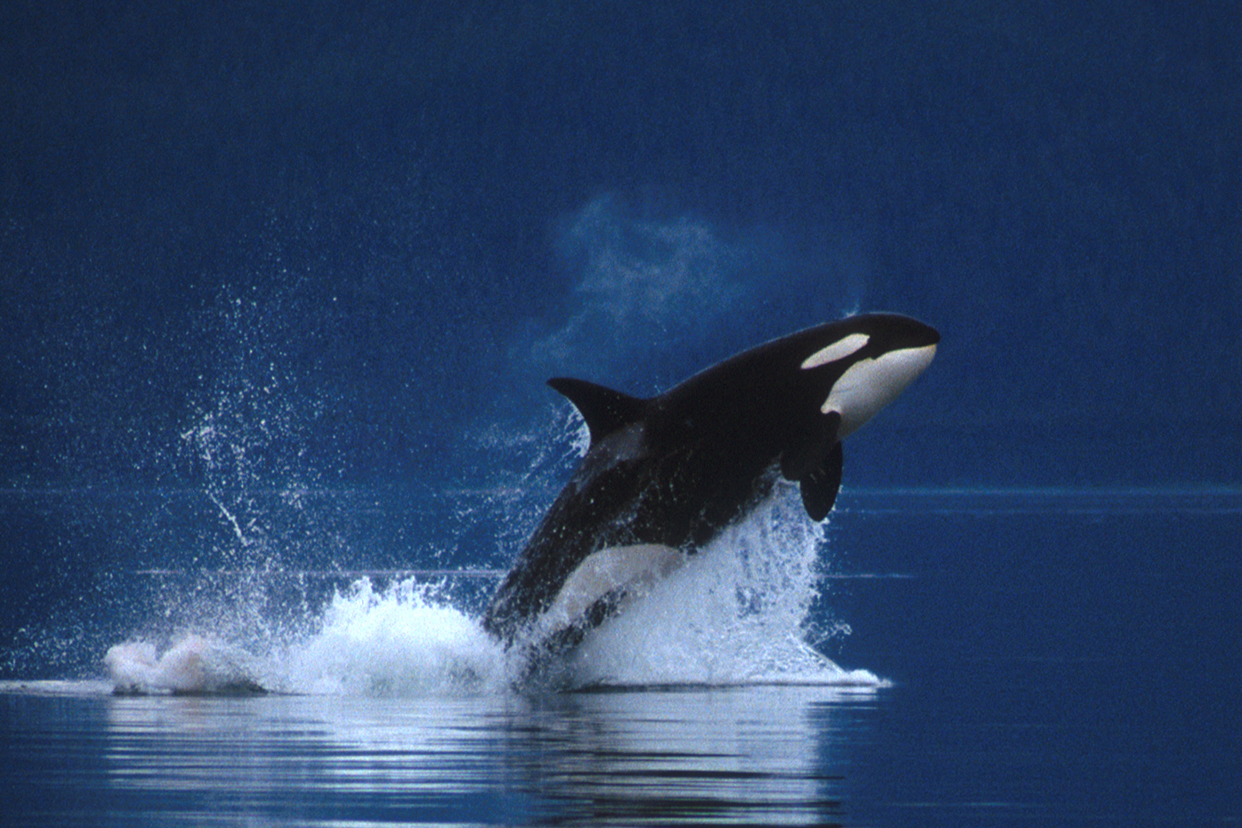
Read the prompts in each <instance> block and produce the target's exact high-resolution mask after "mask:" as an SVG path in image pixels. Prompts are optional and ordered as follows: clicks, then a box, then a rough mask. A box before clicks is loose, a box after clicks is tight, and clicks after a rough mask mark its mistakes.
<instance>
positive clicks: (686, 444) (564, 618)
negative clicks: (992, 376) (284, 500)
mask: <svg viewBox="0 0 1242 828" xmlns="http://www.w3.org/2000/svg"><path fill="white" fill-rule="evenodd" d="M939 341H940V334H939V333H938V332H937V331H936V330H935V329H933V328H931V327H929V326H927V325H925V324H923V323H922V322H919V321H917V320H914V319H911V318H909V317H906V316H900V315H897V314H885V313H872V314H861V315H856V316H850V317H846V318H845V319H842V320H839V321H836V322H831V323H827V324H823V325H819V326H816V327H813V328H808V329H806V330H803V331H800V332H798V333H794V334H791V335H789V336H785V337H782V338H780V339H776V340H773V341H771V342H768V343H767V344H764V345H760V346H758V347H756V348H752V349H750V350H748V351H744V352H742V353H740V354H737V355H736V356H733V357H731V358H729V359H726V360H725V361H724V362H721V363H718V364H716V365H714V366H712V367H710V368H707V369H706V370H704V371H701V372H700V373H698V374H696V375H694V376H692V377H691V378H690V379H688V380H685V381H684V382H682V383H681V384H680V385H677V386H675V387H673V388H672V389H670V390H668V391H666V392H664V393H663V394H660V395H658V396H655V397H651V398H649V399H641V398H638V397H633V396H629V395H627V394H624V393H622V392H620V391H614V390H612V389H609V388H605V387H603V386H601V385H595V384H593V383H590V382H587V381H585V380H580V379H568V378H557V379H552V380H549V381H548V384H549V385H550V386H551V387H552V388H554V389H555V390H557V391H559V392H560V393H561V394H563V395H564V396H565V397H567V398H568V399H569V400H570V402H572V403H573V404H574V406H575V407H576V408H577V409H578V411H579V413H580V414H581V415H582V417H583V418H584V419H585V420H586V425H587V428H588V430H589V432H590V447H589V449H588V450H587V452H586V454H585V456H584V457H583V458H582V461H581V463H580V464H579V466H578V468H577V470H576V471H575V472H574V474H573V476H572V478H571V479H570V481H569V483H568V484H567V485H566V486H565V488H564V490H563V491H562V492H561V493H560V495H559V496H558V497H557V498H556V500H555V502H553V504H552V506H551V507H550V508H549V509H548V512H547V514H546V515H545V516H544V518H543V520H542V522H541V523H540V524H539V526H538V528H537V529H536V530H535V532H534V534H533V535H532V536H531V538H530V540H529V541H528V542H527V544H526V546H525V548H524V549H523V550H522V552H521V553H520V555H519V556H518V559H517V562H516V564H515V566H514V567H513V569H512V570H511V571H510V572H509V573H508V575H507V576H506V577H505V579H504V580H503V582H502V583H501V585H500V587H499V588H498V590H497V591H496V593H495V595H494V596H493V598H492V600H491V602H490V604H489V605H488V607H487V609H486V610H485V612H484V615H483V619H482V624H483V627H484V629H485V630H487V632H488V633H490V634H491V635H492V636H494V637H495V638H496V639H498V640H499V641H500V642H501V643H503V644H504V645H505V646H506V647H507V648H513V647H514V646H515V645H518V646H519V647H521V648H523V649H524V650H525V652H526V654H527V656H528V660H529V661H535V660H538V661H540V662H542V661H543V660H545V659H546V657H547V656H548V655H550V654H555V653H559V652H564V651H566V650H568V649H570V648H572V647H573V646H575V645H576V644H578V643H579V642H580V641H581V640H582V638H583V637H584V636H585V635H586V633H587V632H589V631H590V630H591V629H592V628H594V627H596V626H598V625H599V624H601V623H603V621H605V620H606V619H607V618H609V617H611V616H612V615H614V614H615V613H617V612H619V611H621V610H622V609H623V607H624V606H625V605H626V603H627V602H628V601H629V600H633V599H634V598H635V597H636V596H638V595H641V594H642V593H643V592H644V591H645V590H646V589H647V588H649V587H650V586H651V584H652V583H653V582H654V581H656V580H657V579H659V578H662V577H664V576H666V575H668V574H669V573H670V572H671V571H673V570H674V569H676V568H677V567H678V566H679V565H680V564H681V563H682V562H684V560H685V559H686V557H687V556H688V555H692V554H694V553H695V552H696V551H697V550H699V549H701V548H702V547H703V546H704V545H706V544H707V543H709V542H710V541H711V540H712V539H713V538H714V537H716V535H718V534H719V533H720V532H721V530H723V529H724V528H726V527H728V526H730V525H732V524H735V523H737V522H739V521H741V520H742V519H744V518H745V517H746V515H747V514H748V513H749V512H750V511H751V510H752V509H753V508H754V507H755V506H757V505H759V504H760V503H761V502H762V501H763V500H764V499H765V498H766V497H768V496H769V495H770V494H771V492H772V489H773V487H774V486H775V485H776V482H777V478H778V477H783V478H785V479H786V480H790V481H795V482H797V484H798V486H799V487H800V489H801V495H802V503H803V505H804V507H805V509H806V513H807V515H808V516H809V517H810V519H811V520H814V521H821V520H823V519H824V518H826V517H827V515H828V513H829V512H830V511H831V510H832V507H833V504H834V502H835V501H836V496H837V491H838V489H839V488H840V485H841V464H842V451H841V441H842V439H843V438H845V437H848V436H849V435H850V434H853V433H854V432H855V431H857V430H858V428H859V427H860V426H862V425H863V424H864V423H866V422H867V421H868V420H870V419H871V418H872V417H873V416H874V415H875V414H876V412H878V411H879V410H880V409H881V408H883V407H884V406H886V405H888V404H889V403H890V402H892V401H893V400H894V399H896V398H897V396H898V395H900V394H901V392H902V391H904V390H905V389H906V387H907V386H908V385H909V384H910V383H911V382H913V381H914V379H915V378H916V377H918V376H919V374H921V373H922V372H923V371H924V370H925V369H926V368H927V366H928V365H929V364H930V362H931V360H932V357H933V356H934V355H935V353H936V345H937V343H939Z"/></svg>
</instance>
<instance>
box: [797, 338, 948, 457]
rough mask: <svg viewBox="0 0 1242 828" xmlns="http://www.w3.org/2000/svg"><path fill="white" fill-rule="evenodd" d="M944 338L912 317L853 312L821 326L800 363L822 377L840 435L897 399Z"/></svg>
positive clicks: (826, 408) (825, 408)
mask: <svg viewBox="0 0 1242 828" xmlns="http://www.w3.org/2000/svg"><path fill="white" fill-rule="evenodd" d="M939 342H940V334H939V333H938V332H937V331H936V329H935V328H932V327H930V326H928V325H925V324H923V323H922V322H919V321H918V320H916V319H911V318H910V317H908V316H900V315H898V314H889V313H872V314H863V315H860V316H852V317H849V318H847V319H843V320H841V321H840V322H835V323H833V324H831V325H826V326H824V327H823V328H821V329H818V334H817V335H816V336H814V337H812V338H810V339H809V340H808V342H807V348H806V350H807V353H806V356H805V357H804V358H803V360H802V362H801V365H800V368H801V370H802V371H806V372H808V373H809V374H813V375H815V376H816V377H817V378H820V379H822V381H823V383H824V385H823V394H824V396H823V403H822V405H821V406H820V411H821V412H822V413H823V414H831V413H833V412H835V413H836V414H838V415H839V416H840V418H841V424H840V426H839V427H838V429H837V437H838V439H840V438H842V437H846V436H848V435H850V434H852V433H853V432H855V431H857V430H858V429H859V428H860V427H861V426H862V425H863V424H864V423H866V422H867V421H868V420H870V419H871V418H872V417H874V416H875V414H876V412H878V411H879V410H880V409H881V408H884V407H885V406H886V405H888V404H889V403H891V402H892V401H893V400H895V399H897V397H898V396H900V395H901V392H902V391H904V390H906V388H907V386H909V385H910V383H912V382H914V380H915V379H916V378H917V377H918V375H919V374H921V373H923V371H924V370H926V369H927V366H928V365H930V364H931V361H932V358H933V357H934V356H935V355H936V345H937V343H939Z"/></svg>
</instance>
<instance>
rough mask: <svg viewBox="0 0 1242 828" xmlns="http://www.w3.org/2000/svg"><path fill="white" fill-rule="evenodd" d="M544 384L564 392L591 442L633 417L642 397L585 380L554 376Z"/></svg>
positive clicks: (637, 411) (606, 434)
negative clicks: (585, 427)
mask: <svg viewBox="0 0 1242 828" xmlns="http://www.w3.org/2000/svg"><path fill="white" fill-rule="evenodd" d="M548 385H550V386H552V387H553V388H555V389H556V390H557V391H559V392H561V393H562V394H564V395H565V396H566V397H567V398H568V399H569V401H570V402H571V403H573V404H574V408H577V409H578V413H579V414H581V415H582V419H584V420H586V424H587V428H589V429H590V430H591V445H595V444H596V443H598V442H599V441H600V440H602V439H604V438H605V437H607V436H608V435H609V434H611V433H612V432H614V431H616V430H617V429H618V428H621V427H622V426H626V425H629V424H630V423H632V422H634V421H635V420H637V419H638V418H639V417H640V416H641V415H642V411H643V407H644V406H645V405H646V404H647V401H646V400H641V399H639V398H638V397H631V396H630V395H629V394H622V393H621V392H620V391H613V390H612V389H611V388H605V387H604V386H602V385H596V384H595V383H593V382H587V381H586V380H580V379H570V378H569V377H556V378H554V379H550V380H548Z"/></svg>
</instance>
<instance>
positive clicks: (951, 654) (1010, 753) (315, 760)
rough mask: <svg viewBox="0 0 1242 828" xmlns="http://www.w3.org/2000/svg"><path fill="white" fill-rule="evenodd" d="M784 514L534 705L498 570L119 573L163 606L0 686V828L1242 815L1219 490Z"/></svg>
mask: <svg viewBox="0 0 1242 828" xmlns="http://www.w3.org/2000/svg"><path fill="white" fill-rule="evenodd" d="M61 503H62V505H63V503H64V501H61ZM6 504H7V505H6V509H7V510H8V516H9V517H10V518H12V517H13V515H14V513H15V511H16V510H17V508H18V506H17V504H15V503H14V501H13V499H12V498H10V499H9V500H8V501H6ZM131 505H132V504H131ZM44 506H45V508H46V504H44ZM30 507H31V500H30V498H29V497H28V498H27V500H26V501H25V506H24V508H27V509H28V510H29V508H30ZM130 513H132V512H127V514H130ZM95 514H96V518H97V519H102V517H103V516H102V515H101V514H100V513H99V512H98V511H97V512H96V513H95ZM123 517H124V516H123V515H121V516H117V515H114V516H113V517H112V520H113V521H116V520H122V519H123ZM796 517H797V514H796V510H793V509H791V508H790V505H789V502H788V501H787V499H782V498H781V497H778V498H777V499H776V500H775V502H774V503H773V504H771V505H770V506H769V508H768V509H766V510H764V511H763V512H762V513H761V514H759V515H757V516H756V517H755V518H753V519H752V520H750V521H748V523H747V524H746V525H744V526H743V527H742V528H740V529H738V530H736V531H734V532H733V533H731V534H730V535H729V536H728V537H726V538H724V539H722V541H721V542H720V543H718V544H716V545H714V546H713V548H711V549H709V550H707V552H705V553H704V555H703V556H702V564H701V565H699V566H689V567H686V568H685V569H684V570H682V571H681V572H679V573H678V574H677V576H675V577H674V578H673V579H671V581H670V582H668V583H665V584H662V585H660V587H658V588H657V589H656V590H654V591H653V592H652V593H651V594H649V595H648V596H646V597H645V598H644V599H643V601H642V602H640V603H639V604H637V605H635V606H634V607H633V608H632V609H633V613H632V617H622V618H620V619H617V621H618V623H615V624H612V625H610V626H609V627H606V628H603V629H601V630H600V632H599V634H598V635H596V636H594V637H593V638H592V639H591V640H589V641H588V642H587V645H586V646H585V647H584V649H583V650H582V651H581V652H580V653H579V654H577V656H576V657H575V659H576V661H575V664H574V665H573V669H574V671H575V672H574V673H573V675H575V676H576V677H577V679H578V681H577V683H576V684H575V685H572V686H568V687H563V688H562V689H560V690H559V691H557V692H551V691H548V690H546V689H545V690H539V691H531V690H527V691H517V690H514V689H513V688H512V687H511V685H510V683H509V681H508V674H507V673H506V665H505V664H504V658H503V654H501V653H498V652H496V651H495V650H494V648H493V647H492V645H491V644H490V642H489V641H487V639H486V637H484V636H481V635H480V633H479V631H478V628H477V626H476V625H475V621H474V619H475V617H476V616H477V612H478V610H479V608H480V606H481V598H480V597H479V596H485V595H486V593H487V590H488V589H489V588H490V585H491V584H492V583H494V578H495V577H496V576H497V574H496V572H495V571H493V570H482V569H476V570H468V571H465V572H461V574H444V573H443V572H436V573H431V572H423V573H410V572H397V573H382V572H378V571H376V572H371V573H368V574H360V573H354V572H341V573H337V574H335V575H332V576H331V577H329V576H328V575H326V574H319V575H316V574H314V573H303V575H304V576H305V577H302V578H301V579H296V578H293V577H292V576H291V575H290V574H289V573H277V572H267V573H264V574H263V576H262V580H263V582H265V583H267V584H268V585H269V586H270V585H271V584H276V583H280V584H281V586H280V587H279V589H275V590H273V589H268V590H266V592H264V593H263V594H264V595H265V596H266V598H265V600H264V602H262V606H260V607H249V608H247V609H245V610H244V611H243V609H242V608H241V606H240V604H237V603H229V602H228V601H221V600H220V598H219V596H220V594H222V593H227V592H228V590H216V589H209V588H207V587H206V586H205V587H204V588H203V589H202V591H201V592H199V593H194V592H193V591H192V590H187V589H186V587H185V584H186V583H193V582H195V581H197V582H199V583H201V584H207V585H208V586H211V585H213V584H215V582H214V581H212V580H211V579H209V578H206V577H205V575H201V576H195V575H192V574H187V573H181V574H180V575H178V576H175V577H174V576H173V575H170V574H167V573H164V574H161V575H154V574H152V573H150V572H146V571H139V570H130V571H127V572H123V573H115V574H114V579H115V581H113V582H112V583H118V584H120V585H122V586H123V587H124V589H119V590H116V591H118V592H121V591H125V589H128V590H129V594H130V595H133V596H140V597H141V598H142V602H141V603H142V604H143V605H144V606H145V607H146V609H147V611H149V612H151V611H154V610H156V609H158V613H157V614H158V615H159V616H160V617H161V618H163V617H164V616H165V615H168V614H171V615H173V616H175V615H176V614H177V613H176V612H173V611H171V610H168V607H172V606H181V607H182V610H181V611H182V613H183V616H182V617H181V618H179V619H178V618H174V619H173V620H172V621H171V622H169V624H168V626H166V627H164V628H162V629H163V633H160V632H159V631H160V629H161V627H160V624H159V623H155V622H153V621H152V619H150V618H148V619H146V621H145V622H144V623H139V624H136V625H134V626H133V628H132V629H130V630H128V631H125V630H122V629H119V628H117V627H116V625H115V624H112V625H111V626H110V623H109V622H107V620H106V617H107V614H99V615H97V616H95V617H96V618H97V619H101V624H102V626H104V627H108V629H107V630H105V631H104V632H103V633H101V636H97V637H92V636H90V635H86V634H83V633H81V632H80V631H78V630H74V629H57V628H55V626H49V627H46V628H44V629H42V630H41V631H40V632H38V633H36V632H34V631H32V630H29V629H27V630H26V631H25V632H24V633H23V634H24V635H25V636H27V638H28V639H29V638H32V637H37V636H38V635H42V636H46V637H49V638H55V637H57V636H60V637H61V641H60V643H59V644H58V645H56V646H55V647H53V646H51V645H50V643H47V642H45V645H44V649H42V650H38V649H37V648H35V650H36V651H37V652H41V653H45V654H46V653H49V652H61V653H68V654H69V655H66V656H62V657H61V660H60V661H59V662H49V661H45V662H43V664H44V666H43V667H42V668H36V667H35V666H34V662H33V661H30V660H28V661H27V662H26V664H27V669H29V670H31V671H32V672H31V673H30V675H29V676H28V677H23V676H20V675H17V676H15V677H13V678H11V679H10V680H8V681H6V682H5V683H4V684H3V685H0V690H2V692H0V710H2V712H0V731H2V734H3V735H2V736H0V743H2V744H3V745H4V755H3V762H2V764H0V786H2V788H3V790H5V791H6V796H5V798H4V801H3V805H2V806H0V808H2V809H3V815H2V816H3V818H2V819H0V821H2V822H3V823H4V824H6V825H69V824H80V825H114V824H115V825H120V824H125V825H193V824H225V825H241V824H245V825H269V824H272V825H275V824H288V825H304V824H313V825H328V824H352V825H366V824H390V823H396V824H409V823H415V824H444V825H448V824H453V825H458V824H480V825H484V824H485V825H526V824H529V825H547V824H626V825H631V824H841V825H869V826H883V825H1086V824H1090V825H1118V826H1120V825H1135V824H1144V825H1210V824H1233V823H1236V822H1237V821H1238V820H1239V819H1240V818H1242V794H1240V793H1239V792H1238V790H1237V785H1236V780H1237V779H1238V778H1242V749H1240V748H1242V744H1240V737H1242V723H1240V721H1242V720H1240V719H1239V716H1238V711H1239V702H1240V701H1242V645H1240V644H1239V638H1238V634H1237V633H1238V630H1239V629H1242V625H1240V623H1239V622H1242V610H1240V609H1239V602H1238V600H1237V596H1238V594H1239V589H1240V587H1242V567H1240V565H1239V561H1238V557H1237V540H1236V539H1237V537H1239V536H1240V530H1242V495H1240V494H1239V493H1238V492H1236V491H1233V490H1220V489H1212V490H1199V491H1177V490H1167V491H1164V490H1162V491H1155V490H1146V491H1134V490H1117V491H1098V490H1096V491H1067V490H1034V491H1016V490H991V491H946V490H911V491H878V490H877V491H849V490H847V491H845V492H843V494H842V497H841V500H840V502H839V505H838V509H837V511H836V512H834V514H833V515H832V517H831V519H830V520H829V522H828V523H827V525H826V526H825V527H824V528H823V529H822V530H814V529H809V528H807V527H806V521H805V520H802V521H800V522H799V521H797V520H795V518H796ZM388 519H390V520H391V519H396V518H394V517H393V516H389V518H388ZM104 523H111V521H104ZM235 577H240V576H235ZM256 577H257V576H253V575H252V576H251V579H250V581H249V582H248V585H247V587H246V589H245V590H241V589H240V588H236V587H235V588H236V589H237V590H238V591H239V592H246V590H250V592H249V593H247V594H249V595H250V596H251V598H250V599H249V600H253V599H254V595H255V594H257V593H256V592H255V591H254V589H253V587H254V583H255V578H256ZM282 579H283V580H282ZM295 582H296V583H297V584H298V585H299V586H298V587H297V588H296V589H295V588H292V587H290V586H289V584H290V583H295ZM329 582H330V583H329ZM236 583H238V581H234V584H236ZM161 584H163V586H161ZM162 590H171V591H172V592H175V593H178V594H182V595H185V594H186V593H187V592H189V594H190V596H191V597H190V598H189V599H188V600H185V601H183V602H182V603H181V604H177V603H176V602H175V601H171V600H170V599H168V596H164V599H165V600H163V601H162V602H161V601H160V600H156V598H158V597H159V594H160V592H161V591H162ZM289 592H300V593H301V594H300V597H299V598H298V600H292V599H288V598H287V596H286V599H284V600H279V601H277V600H274V599H273V598H272V595H273V594H276V593H279V594H281V595H285V594H286V593H289ZM78 600H79V601H80V602H82V603H89V602H90V601H91V600H92V598H91V595H90V594H81V595H79V596H78ZM195 601H198V602H201V603H204V604H212V603H214V604H215V606H214V607H213V608H212V610H211V612H202V613H199V614H197V615H195V614H194V613H188V612H186V610H187V609H188V608H189V607H192V606H193V604H194V602H195ZM230 612H231V613H233V616H234V617H232V618H231V617H230ZM141 614H142V610H141V609H140V608H138V607H134V608H131V610H130V611H129V613H128V614H126V613H117V612H113V613H112V616H113V617H116V618H121V617H122V616H123V617H124V618H126V619H132V618H137V617H140V616H141ZM80 617H81V618H86V617H87V616H86V615H83V616H80ZM256 618H260V619H263V620H264V623H265V624H267V626H268V630H267V631H266V632H265V633H264V634H263V635H261V636H260V635H253V636H251V637H250V638H249V639H247V638H246V637H245V636H244V635H239V634H238V630H239V629H241V628H242V627H243V626H245V625H244V624H241V623H238V622H242V621H244V622H246V623H250V622H251V621H252V620H253V619H256ZM187 619H188V620H187ZM125 623H129V621H126V622H125ZM144 629H145V631H146V633H145V634H146V635H147V636H148V637H147V638H146V639H143V638H142V635H143V634H144V633H143V630H144ZM118 645H120V647H119V649H117V650H112V654H111V660H112V665H111V667H109V666H105V664H104V663H103V662H104V658H105V656H106V655H108V651H109V650H110V649H111V648H113V647H117V646H118ZM26 646H27V647H28V648H29V647H33V646H34V645H33V643H30V644H27V645H26ZM77 647H81V648H84V650H85V651H84V652H77V651H76V650H75V648H77ZM9 657H10V671H9V673H8V674H9V675H11V676H12V675H13V670H14V669H17V668H16V667H14V666H13V665H14V664H15V663H20V660H19V662H14V661H13V657H14V654H13V653H10V654H9ZM118 660H119V661H120V662H121V664H122V665H123V667H124V669H122V670H121V671H120V672H119V673H118V670H117V662H118ZM58 664H59V665H60V666H57V665H58ZM73 664H81V665H82V666H80V667H74V666H71V665H73ZM125 669H128V670H129V672H128V673H126V672H124V670H125ZM56 670H62V671H66V672H63V673H62V674H61V675H56ZM75 671H76V672H75ZM238 679H244V680H246V681H249V680H254V681H256V682H258V683H261V684H263V685H265V686H267V687H270V688H272V689H274V690H276V691H277V692H270V693H264V694H256V693H250V692H244V691H242V692H237V691H238ZM118 680H122V681H121V684H122V689H127V690H133V691H139V692H137V693H135V694H125V695H117V694H114V692H113V691H114V689H115V688H116V687H117V684H118ZM126 682H128V683H126ZM173 691H182V692H173ZM185 691H191V692H188V693H187V692H185ZM201 691H205V692H201Z"/></svg>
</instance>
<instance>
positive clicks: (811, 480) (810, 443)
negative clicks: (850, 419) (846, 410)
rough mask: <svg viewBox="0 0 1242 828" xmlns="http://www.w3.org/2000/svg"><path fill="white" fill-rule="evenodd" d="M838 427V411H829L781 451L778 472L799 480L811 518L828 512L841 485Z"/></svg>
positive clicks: (814, 518) (820, 518)
mask: <svg viewBox="0 0 1242 828" xmlns="http://www.w3.org/2000/svg"><path fill="white" fill-rule="evenodd" d="M840 428H841V415H840V414H839V413H838V412H836V411H829V412H828V413H827V414H826V415H824V416H823V417H820V418H819V419H817V420H816V421H815V422H814V423H813V425H812V426H811V428H810V429H808V430H807V432H806V433H805V434H803V435H802V436H801V438H800V439H796V440H795V441H794V442H793V445H791V446H790V447H789V448H787V449H786V450H785V451H784V452H782V454H781V474H782V475H784V477H785V479H786V480H796V481H798V483H799V486H800V488H801V489H802V505H803V506H805V507H806V513H807V514H808V515H810V517H811V520H816V521H819V520H823V519H824V518H825V517H827V516H828V513H829V512H831V511H832V504H833V503H835V502H836V500H837V490H838V489H840V488H841V461H842V454H841V441H840V440H838V439H837V433H838V431H839V430H840Z"/></svg>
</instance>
